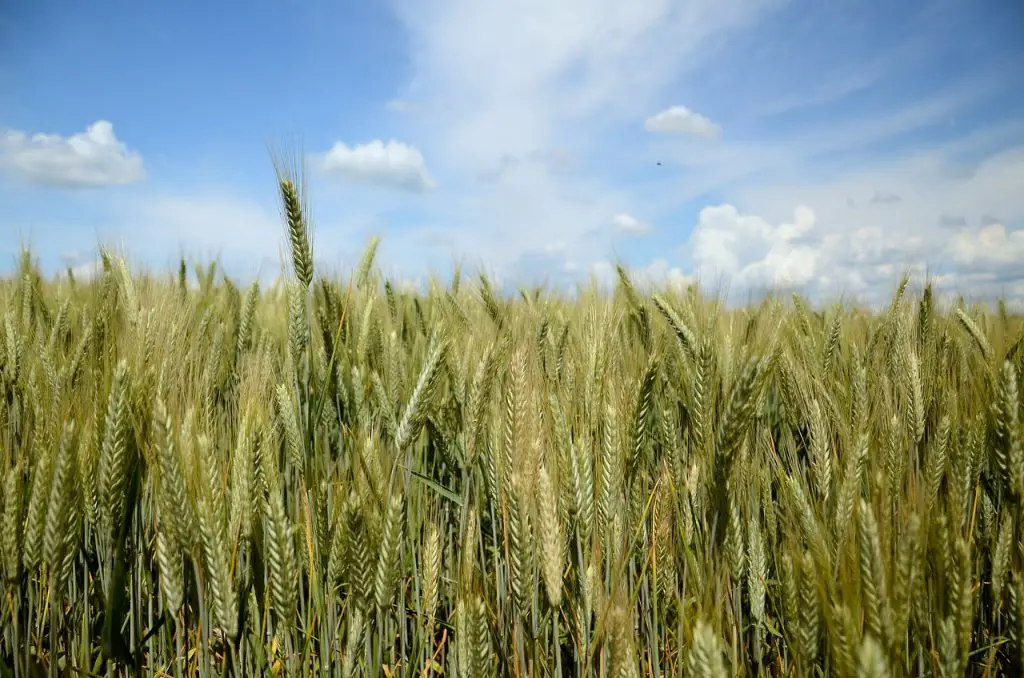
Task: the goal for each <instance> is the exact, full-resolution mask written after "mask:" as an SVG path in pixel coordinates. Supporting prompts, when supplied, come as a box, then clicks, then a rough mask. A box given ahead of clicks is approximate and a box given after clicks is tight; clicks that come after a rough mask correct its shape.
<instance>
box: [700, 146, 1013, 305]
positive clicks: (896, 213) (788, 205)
mask: <svg viewBox="0 0 1024 678" xmlns="http://www.w3.org/2000/svg"><path fill="white" fill-rule="evenodd" d="M965 156H966V157H968V158H970V157H972V156H973V159H972V160H971V161H970V162H967V161H964V160H962V158H964V157H965ZM879 185H882V186H887V187H889V188H887V189H886V193H885V194H886V195H889V196H897V195H898V196H900V199H899V200H892V199H889V200H875V199H874V198H877V197H878V196H879V193H880V191H879V189H878V188H877V186H879ZM1020 186H1024V147H1020V146H1018V147H1012V146H1011V147H1009V148H999V146H998V145H995V148H994V150H993V148H987V147H985V146H984V145H979V143H978V141H977V140H976V139H974V140H971V139H968V140H966V141H965V140H957V141H953V142H949V143H948V144H946V145H944V146H938V147H934V148H931V149H929V150H927V151H923V152H919V153H914V154H908V155H906V156H903V157H899V158H894V159H887V160H884V161H879V162H876V163H873V164H871V165H869V166H866V167H861V168H857V169H856V170H851V171H846V172H840V173H836V174H834V175H832V176H830V177H828V178H826V179H824V180H807V181H800V182H788V181H787V182H766V183H763V184H761V185H759V186H756V187H751V188H748V189H746V190H744V191H742V192H741V196H740V197H741V198H742V202H743V204H744V205H745V206H749V209H750V211H751V212H752V213H754V214H758V215H761V216H758V217H750V216H748V217H746V219H745V221H746V224H747V225H746V226H745V227H742V228H737V227H734V228H712V229H710V230H709V229H708V228H707V225H708V224H707V223H706V219H705V218H704V215H703V214H702V218H701V223H700V225H699V226H698V228H697V230H696V231H695V233H694V240H693V244H694V256H695V261H696V259H697V256H698V254H700V255H701V256H703V257H704V261H705V262H709V263H711V262H713V263H717V264H718V265H719V268H724V269H726V270H727V271H729V272H736V273H741V272H742V271H744V269H746V267H748V266H750V264H751V263H752V262H758V266H757V267H755V268H753V269H749V271H750V274H751V276H750V277H756V276H753V275H752V274H753V272H754V271H755V270H762V271H764V270H765V268H766V266H767V265H768V263H769V262H772V261H774V262H775V263H774V266H775V267H776V268H778V267H779V265H780V262H786V261H789V262H794V261H795V262H797V263H796V264H794V266H795V269H796V270H797V271H799V270H800V269H801V267H803V268H804V269H805V270H807V271H811V272H812V275H811V277H810V278H808V279H807V280H806V282H805V289H806V290H808V291H809V292H817V293H825V294H826V295H829V296H831V295H836V294H850V295H854V296H856V297H858V298H861V299H863V300H864V301H867V302H869V303H876V302H884V301H885V300H886V299H887V298H888V295H890V294H891V293H892V290H893V286H894V285H895V283H896V281H897V280H898V279H899V277H900V276H901V275H902V274H903V272H904V271H910V272H911V273H912V274H913V275H915V276H917V277H918V278H921V277H923V276H924V275H930V276H934V277H935V281H936V282H937V283H939V284H940V285H941V286H942V287H944V288H945V289H948V290H950V291H962V292H964V293H965V294H969V295H972V296H975V297H978V298H993V297H997V296H1000V295H1008V296H1012V295H1017V296H1018V297H1019V299H1018V300H1019V301H1024V295H1022V294H1020V291H1021V290H1024V266H1021V265H1020V264H1019V262H1020V261H1024V202H1022V201H1021V199H1020V196H1019V192H1020V189H1019V187H1020ZM851 198H852V200H851ZM801 203H802V204H806V205H808V206H809V207H811V208H812V209H813V212H814V221H813V228H810V229H808V230H806V231H805V232H804V233H803V234H802V235H801V236H800V237H798V238H794V239H790V238H785V239H784V240H785V242H784V243H782V244H781V245H780V244H779V242H777V240H778V237H777V236H778V235H780V234H778V233H776V237H758V238H752V237H751V236H750V235H749V234H751V233H762V234H765V233H769V232H770V231H769V230H768V228H770V226H769V224H770V222H771V219H772V218H778V217H777V215H784V214H785V213H786V212H787V211H791V210H792V206H793V205H794V204H801ZM994 215H999V216H998V217H996V216H994ZM735 220H736V219H734V218H733V217H732V212H731V211H729V215H728V218H727V219H725V221H726V222H728V223H731V222H733V221H735ZM766 226H767V228H766ZM737 230H738V231H741V232H743V233H746V234H748V236H747V237H745V238H744V237H734V236H733V235H732V234H733V233H735V232H737ZM723 262H724V265H723ZM784 268H787V267H784ZM791 271H792V269H791ZM741 275H742V273H741ZM791 277H792V278H793V279H794V280H796V281H799V280H800V279H801V278H802V277H804V276H801V275H792V276H791Z"/></svg>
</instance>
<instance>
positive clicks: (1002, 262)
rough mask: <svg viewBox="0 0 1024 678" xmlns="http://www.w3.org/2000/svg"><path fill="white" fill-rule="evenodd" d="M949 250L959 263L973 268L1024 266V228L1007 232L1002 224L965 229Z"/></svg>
mask: <svg viewBox="0 0 1024 678" xmlns="http://www.w3.org/2000/svg"><path fill="white" fill-rule="evenodd" d="M950 249H951V250H952V252H951V254H952V257H953V260H954V261H955V262H956V263H957V264H961V265H963V266H967V267H971V268H975V267H985V268H989V269H999V268H1002V267H1004V266H1014V267H1017V266H1024V263H1022V262H1024V229H1018V230H1015V231H1007V230H1006V227H1004V226H1003V225H1002V224H1000V223H994V224H988V225H985V226H980V227H978V228H974V229H970V228H965V229H963V230H961V231H960V232H958V233H957V234H956V235H954V236H953V238H952V240H951V242H950ZM1018 275H1020V276H1021V277H1022V278H1024V273H1018Z"/></svg>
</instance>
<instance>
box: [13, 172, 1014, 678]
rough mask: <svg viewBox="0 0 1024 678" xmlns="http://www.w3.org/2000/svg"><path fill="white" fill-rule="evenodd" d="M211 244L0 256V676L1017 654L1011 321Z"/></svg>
mask: <svg viewBox="0 0 1024 678" xmlns="http://www.w3.org/2000/svg"><path fill="white" fill-rule="evenodd" d="M280 199H281V203H282V206H283V214H284V220H283V221H284V224H283V230H284V232H285V234H286V236H287V241H288V245H289V248H290V255H291V261H290V270H289V275H288V276H287V279H286V280H285V282H284V283H283V284H281V285H275V286H273V287H271V288H269V289H261V288H260V286H259V285H258V284H257V283H253V284H252V285H251V286H248V287H239V286H237V285H236V284H235V283H233V282H232V281H231V280H230V279H228V278H227V277H225V276H223V275H218V272H217V269H216V268H215V267H212V266H211V267H209V268H205V269H202V270H201V271H198V272H197V276H196V277H197V279H198V284H197V285H193V284H191V283H190V282H189V280H188V275H187V274H188V271H187V268H186V265H185V263H184V262H182V264H181V270H180V271H179V272H178V275H177V276H174V275H170V276H166V277H158V276H152V275H149V276H142V275H133V274H132V272H131V271H130V270H129V266H128V264H127V263H126V261H125V259H123V258H121V257H119V256H115V255H114V254H112V253H108V252H105V253H104V255H103V266H102V270H101V271H100V272H99V273H98V275H97V276H95V278H94V279H92V280H90V281H75V280H74V279H73V277H69V276H61V277H58V278H54V279H49V280H47V279H43V278H42V277H41V276H40V274H39V269H38V266H37V265H36V264H35V263H34V262H33V260H32V258H31V256H29V255H28V254H27V253H26V254H25V255H24V256H23V258H22V260H21V263H20V266H19V268H18V270H17V272H16V273H15V275H13V276H11V277H10V278H8V279H6V280H4V281H3V282H2V283H0V309H2V313H0V315H2V318H0V391H2V400H0V464H2V467H0V472H2V479H0V480H2V503H0V509H2V516H0V557H2V572H3V596H2V600H0V661H2V666H0V671H2V673H3V675H12V676H18V677H19V678H20V677H22V676H33V675H51V676H56V675H66V676H86V675H103V676H117V675H140V676H166V675H172V676H184V675H188V676H203V677H206V676H219V675H248V676H278V675H285V676H292V675H311V676H346V677H347V676H362V675H366V676H378V675H386V676H456V677H461V676H472V677H475V676H499V675H501V676H623V677H627V676H647V675H659V676H661V675H663V676H680V675H683V676H702V677H722V676H747V675H766V676H782V675H785V676H822V675H824V676H840V677H845V676H857V677H869V676H870V677H881V676H911V675H913V676H923V675H941V676H962V675H972V676H982V675H1020V672H1021V670H1022V669H1024V566H1022V565H1024V549H1022V543H1024V542H1022V541H1021V535H1022V532H1021V529H1022V525H1021V523H1022V518H1024V516H1022V513H1021V496H1022V493H1024V450H1022V444H1021V439H1022V436H1021V432H1022V429H1021V420H1022V405H1024V402H1022V400H1021V396H1020V391H1019V388H1018V384H1019V383H1020V381H1021V378H1022V369H1024V350H1022V349H1021V344H1022V332H1024V320H1022V318H1021V317H1019V316H1015V315H1012V314H1010V313H1009V312H1008V311H1007V310H1006V308H1005V306H1003V305H999V307H998V309H992V310H989V309H987V308H982V307H980V306H968V305H966V304H965V303H964V302H963V300H953V303H951V304H948V308H945V306H946V305H943V308H942V309H941V310H940V304H939V303H938V300H937V296H936V295H934V294H933V291H932V289H931V288H930V287H927V286H926V287H924V289H923V290H921V291H920V293H914V292H912V290H911V288H910V286H909V285H908V281H907V280H906V279H904V281H903V283H902V284H901V285H900V286H899V288H898V289H897V290H896V291H895V294H894V296H893V298H892V301H891V304H890V305H889V306H888V307H887V308H884V309H881V310H868V309H858V308H853V307H850V306H842V305H838V304H836V305H831V306H827V307H820V308H814V307H812V306H811V305H810V303H809V302H806V301H804V300H802V299H800V298H798V297H788V296H786V297H783V296H770V297H768V298H766V299H765V300H764V301H762V302H760V303H758V304H756V305H750V306H748V307H745V308H730V307H728V306H727V305H725V304H724V303H722V302H721V301H720V300H718V299H715V298H711V297H707V296H702V295H701V294H700V293H699V292H698V291H697V290H696V289H694V288H691V289H690V290H688V291H685V292H673V291H671V290H652V289H642V288H641V286H639V285H637V284H635V283H634V282H632V281H631V279H630V276H629V273H628V271H627V270H625V269H623V268H620V269H619V270H618V273H619V278H618V282H617V284H616V286H615V288H614V290H613V291H611V292H607V291H605V292H602V291H601V290H600V289H598V288H596V287H595V286H591V287H589V288H581V290H580V292H579V293H578V294H577V295H575V296H573V297H569V296H566V295H558V294H554V293H552V292H549V291H546V290H543V289H532V290H523V291H522V292H521V294H520V295H519V296H518V297H516V298H514V299H510V298H505V297H503V296H502V295H500V294H499V293H498V291H497V290H496V289H495V288H494V287H493V286H492V285H491V283H489V282H488V279H487V278H486V277H484V276H478V277H473V278H469V277H464V276H462V274H461V272H460V271H458V270H457V269H456V271H455V274H454V276H453V277H452V280H451V281H450V282H447V283H445V284H441V283H438V282H436V281H435V282H433V283H432V284H431V285H430V288H429V291H426V292H422V293H412V292H408V291H404V290H399V289H397V288H396V286H394V285H393V284H392V283H390V282H388V281H386V280H383V279H382V278H381V276H380V275H379V274H378V272H377V269H376V267H375V265H374V259H375V253H376V242H375V241H374V242H372V243H371V245H370V246H369V248H368V249H367V250H366V253H365V255H364V256H363V258H362V260H361V262H360V264H359V266H358V267H356V269H355V270H354V271H353V272H352V274H351V276H349V277H348V278H347V279H341V278H339V279H337V280H334V279H329V278H326V277H321V276H319V275H318V274H317V272H316V271H315V270H314V264H313V262H314V257H313V252H312V249H311V237H310V235H311V234H310V227H309V225H308V223H307V221H306V210H305V209H304V207H303V204H304V203H303V199H302V196H300V195H299V191H298V190H297V189H296V184H295V183H294V182H293V181H292V180H291V179H289V178H287V177H284V176H282V177H281V180H280Z"/></svg>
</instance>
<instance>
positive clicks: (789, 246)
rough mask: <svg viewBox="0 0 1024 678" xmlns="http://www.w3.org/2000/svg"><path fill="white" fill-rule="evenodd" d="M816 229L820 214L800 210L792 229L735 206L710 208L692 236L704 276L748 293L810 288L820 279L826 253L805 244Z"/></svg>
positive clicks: (704, 212) (693, 249) (693, 255)
mask: <svg viewBox="0 0 1024 678" xmlns="http://www.w3.org/2000/svg"><path fill="white" fill-rule="evenodd" d="M814 227H815V216H814V212H813V211H812V210H811V209H809V208H807V207H804V206H799V207H797V208H796V210H795V213H794V215H793V220H792V223H782V224H779V225H778V226H773V225H771V224H770V223H768V222H767V221H765V220H764V219H762V218H761V217H758V216H754V215H749V214H742V213H740V212H739V210H737V209H736V208H735V207H734V206H732V205H728V204H725V205H718V206H714V207H705V208H704V209H703V210H701V212H700V217H699V222H698V223H697V226H696V227H695V228H694V231H693V234H692V235H691V236H690V245H691V247H692V257H693V260H694V263H695V264H696V265H697V266H698V267H699V268H700V271H701V273H702V274H704V273H705V272H706V273H710V274H713V275H725V276H729V277H731V278H732V280H733V282H735V283H737V284H738V285H740V286H744V287H755V286H768V287H777V286H783V287H790V286H800V285H805V284H806V283H808V282H809V281H811V280H812V279H813V278H814V276H815V275H816V274H817V272H818V269H817V264H818V259H819V256H820V253H819V252H818V251H816V250H815V249H814V248H813V247H811V246H809V245H805V244H802V243H801V242H800V240H801V239H802V238H804V237H805V236H807V235H808V234H809V233H810V232H811V231H812V230H813V229H814Z"/></svg>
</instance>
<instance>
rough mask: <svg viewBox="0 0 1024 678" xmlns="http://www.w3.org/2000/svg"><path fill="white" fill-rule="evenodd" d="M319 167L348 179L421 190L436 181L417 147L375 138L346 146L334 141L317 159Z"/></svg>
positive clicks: (428, 188) (409, 189)
mask: <svg viewBox="0 0 1024 678" xmlns="http://www.w3.org/2000/svg"><path fill="white" fill-rule="evenodd" d="M320 169H321V170H323V171H324V172H326V173H328V174H334V175H337V176H340V177H343V178H345V179H348V180H351V181H358V182H362V183H368V184H376V185H380V186H388V187H391V188H397V189H401V190H405V191H412V192H421V191H426V190H430V189H432V188H434V187H435V186H436V184H435V183H434V180H433V179H432V178H431V176H430V173H429V172H428V171H427V167H426V163H425V162H424V160H423V154H422V153H420V151H419V149H417V148H416V147H414V146H410V145H409V144H405V143H402V142H400V141H394V140H391V141H388V142H386V143H385V142H383V141H381V140H379V139H377V140H374V141H371V142H369V143H367V144H361V145H358V146H354V147H349V146H347V145H346V144H344V143H342V142H340V141H339V142H337V143H335V144H334V146H332V147H331V149H330V150H329V151H327V153H326V154H324V156H323V157H322V158H321V159H320Z"/></svg>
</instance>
